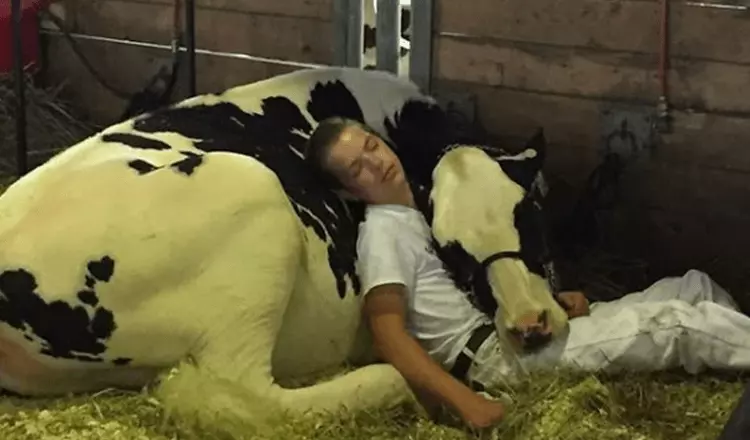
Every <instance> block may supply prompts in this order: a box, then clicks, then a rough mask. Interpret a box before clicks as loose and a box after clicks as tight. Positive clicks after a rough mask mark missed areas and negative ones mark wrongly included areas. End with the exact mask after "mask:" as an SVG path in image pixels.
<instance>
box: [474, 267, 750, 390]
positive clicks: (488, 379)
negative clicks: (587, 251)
mask: <svg viewBox="0 0 750 440" xmlns="http://www.w3.org/2000/svg"><path fill="white" fill-rule="evenodd" d="M590 309H591V314H590V315H589V316H583V317H579V318H575V319H572V320H570V327H569V330H568V332H567V334H565V335H561V336H560V337H559V338H558V339H556V340H555V341H553V342H552V343H551V344H550V345H548V346H547V347H545V348H543V349H541V350H540V351H538V352H536V353H532V354H524V355H520V356H516V355H513V354H510V355H509V353H512V351H511V350H510V349H508V348H506V347H505V346H504V345H503V344H502V343H501V342H500V340H499V339H498V338H497V335H496V334H493V335H491V336H490V337H489V338H488V339H487V340H486V341H485V342H484V343H483V344H482V345H481V346H480V347H479V349H478V350H477V353H476V356H475V357H474V362H473V364H472V366H471V367H470V368H469V372H468V378H469V379H470V380H472V381H477V382H480V383H482V384H484V385H485V386H493V385H495V384H500V383H503V382H507V381H509V380H511V381H512V379H513V378H514V377H515V376H516V375H517V374H518V373H526V372H531V371H538V370H545V369H552V368H556V367H564V368H570V369H574V370H579V371H588V372H593V371H608V372H609V371H617V370H620V371H621V370H629V371H655V370H664V369H669V368H675V367H682V368H684V369H685V370H686V371H687V372H690V373H698V372H700V371H701V370H703V369H704V368H713V369H723V370H727V369H748V370H750V317H747V316H745V315H743V314H742V313H740V312H739V311H738V308H737V305H736V304H735V302H734V301H733V300H732V298H731V297H730V296H729V294H728V293H727V292H726V291H725V290H724V289H722V288H721V287H720V286H719V285H718V284H716V283H715V282H713V280H711V278H710V277H709V276H708V275H706V274H705V273H703V272H699V271H696V270H691V271H689V272H687V273H686V274H685V275H684V276H682V277H674V278H665V279H662V280H659V281H657V282H656V283H654V284H653V285H651V286H650V287H649V288H647V289H646V290H645V291H643V292H638V293H631V294H629V295H626V296H624V297H623V298H621V299H619V300H615V301H611V302H600V303H592V304H591V307H590Z"/></svg>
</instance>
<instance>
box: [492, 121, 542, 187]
mask: <svg viewBox="0 0 750 440" xmlns="http://www.w3.org/2000/svg"><path fill="white" fill-rule="evenodd" d="M546 152H547V141H546V140H545V138H544V131H543V130H542V129H541V128H540V129H539V130H537V132H536V133H534V136H532V137H531V139H529V140H528V141H527V142H526V145H525V148H524V149H523V150H522V151H521V152H520V154H521V155H523V156H525V157H524V158H523V159H521V160H519V159H501V160H500V161H499V163H500V167H501V168H502V169H503V171H504V172H505V174H507V175H508V177H510V178H511V179H512V180H513V181H514V182H516V183H517V184H519V185H521V186H522V187H523V188H524V189H525V190H526V191H529V190H530V189H531V185H532V184H533V183H534V181H535V180H536V178H537V175H539V173H540V172H541V171H542V168H543V167H544V157H545V154H546Z"/></svg>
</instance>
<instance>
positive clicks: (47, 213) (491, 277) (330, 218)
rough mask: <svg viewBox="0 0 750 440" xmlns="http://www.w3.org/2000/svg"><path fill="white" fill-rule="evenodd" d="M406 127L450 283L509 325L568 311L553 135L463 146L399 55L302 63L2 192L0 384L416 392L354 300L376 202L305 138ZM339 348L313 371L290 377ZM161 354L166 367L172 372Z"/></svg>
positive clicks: (181, 396) (268, 401)
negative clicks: (362, 127)
mask: <svg viewBox="0 0 750 440" xmlns="http://www.w3.org/2000/svg"><path fill="white" fill-rule="evenodd" d="M334 115H335V116H344V117H348V118H352V119H355V120H358V121H361V122H364V123H367V124H368V125H369V126H371V127H372V128H373V129H374V130H377V131H378V132H379V133H381V134H382V135H383V136H384V137H385V138H386V139H388V140H389V141H391V142H393V143H394V145H396V146H397V149H396V151H397V154H398V155H399V157H400V159H401V161H402V162H403V164H404V168H405V171H406V174H407V176H408V177H409V181H410V185H411V186H412V187H413V188H414V190H415V191H414V192H415V197H416V199H417V203H418V205H419V207H420V208H419V209H421V210H422V212H424V213H425V215H426V217H427V218H428V220H429V224H430V225H431V226H432V228H433V231H434V246H435V248H436V249H437V251H438V252H439V254H440V255H441V258H443V260H444V262H445V264H446V267H447V268H448V269H449V271H451V273H452V275H453V276H454V279H455V281H456V284H457V285H458V286H460V287H461V288H462V290H463V291H465V292H466V293H467V295H469V296H470V298H472V300H473V301H474V302H475V303H476V304H477V307H479V308H480V309H481V310H482V311H484V312H485V313H487V314H488V316H491V317H493V318H494V319H495V320H496V322H498V323H500V325H503V326H505V328H507V329H509V332H508V334H511V333H513V332H517V331H521V332H523V331H524V330H527V328H520V327H523V326H520V325H518V324H517V323H518V320H519V317H520V316H521V315H527V314H528V313H529V312H531V313H536V314H537V315H538V316H539V317H540V319H542V317H545V316H546V317H547V319H549V320H551V321H552V322H553V323H554V333H555V335H556V334H560V333H561V332H562V331H563V330H564V328H565V326H566V323H567V321H566V316H565V313H564V311H563V310H562V309H561V308H560V306H559V305H558V304H557V303H556V302H555V300H554V299H553V297H552V296H551V295H550V292H551V291H553V290H554V289H555V287H554V281H553V279H554V277H551V273H552V271H553V266H551V265H550V261H549V259H548V255H547V254H546V253H545V243H544V240H543V238H542V235H541V234H540V233H539V230H540V229H539V228H538V226H539V223H538V221H539V220H540V214H541V213H542V210H541V207H540V202H542V201H543V195H544V194H545V191H546V190H545V187H544V182H543V177H542V174H541V166H542V163H543V158H544V140H543V136H542V135H541V134H538V135H537V136H535V137H534V138H533V139H532V140H531V141H530V143H529V145H528V147H527V148H526V149H524V150H523V151H522V152H520V153H518V154H508V153H505V152H502V151H501V150H497V149H495V148H493V147H487V146H482V145H478V146H470V145H454V144H452V143H451V139H452V138H451V134H450V131H449V130H448V129H446V128H445V127H448V126H449V124H448V123H447V120H446V119H445V114H444V113H443V112H442V111H441V110H440V107H439V106H438V105H437V104H436V103H435V101H434V100H433V99H432V98H431V97H429V96H426V95H424V94H423V93H421V92H420V91H419V89H418V88H417V86H416V85H414V84H413V83H411V82H409V81H406V80H404V79H400V78H398V77H397V76H395V75H392V74H389V73H386V72H378V71H364V70H359V69H353V68H335V67H331V68H323V69H309V70H300V71H296V72H293V73H289V74H285V75H280V76H277V77H272V78H269V79H266V80H263V81H259V82H255V83H251V84H246V85H242V86H238V87H235V88H232V89H229V90H226V91H224V92H223V93H220V94H206V95H199V96H196V97H192V98H189V99H187V100H185V101H182V102H180V103H177V104H174V105H172V106H170V107H167V108H163V109H160V110H156V111H153V112H150V113H147V114H143V115H140V116H138V117H135V118H132V119H129V120H127V121H124V122H120V123H117V124H114V125H112V126H110V127H107V128H105V129H104V130H102V131H101V132H99V133H96V134H94V135H93V136H91V137H89V138H87V139H84V140H82V141H81V142H80V143H78V144H76V145H74V146H72V147H70V148H68V149H66V150H65V151H63V152H61V153H59V154H58V155H56V156H55V157H53V158H52V159H50V160H49V161H48V162H46V163H45V164H43V165H42V166H40V167H38V168H36V169H34V170H33V171H31V172H30V173H28V174H27V175H25V176H24V177H22V178H21V179H19V180H18V181H16V182H15V183H14V184H13V185H11V186H10V187H9V188H8V189H7V190H6V191H5V193H4V194H3V195H2V196H1V197H0V387H1V388H2V389H4V390H8V391H11V392H14V393H18V394H21V395H26V396H54V395H61V394H64V393H80V392H94V391H97V390H101V389H103V388H108V387H115V388H140V387H143V386H144V385H146V384H150V383H153V382H154V381H155V380H156V379H160V378H161V379H163V380H157V381H156V382H158V384H159V385H158V388H157V395H158V396H160V397H161V398H162V399H163V402H164V405H165V406H167V407H168V408H171V409H172V410H173V411H175V412H176V413H180V414H186V415H187V414H189V415H190V417H191V418H193V419H195V420H213V419H215V418H216V417H217V415H220V414H221V415H225V416H231V417H237V418H239V419H241V420H246V421H259V420H265V419H266V418H267V417H270V416H272V415H273V414H279V413H286V414H289V413H291V414H301V413H320V412H331V411H336V410H339V409H342V408H346V409H348V410H353V411H357V410H365V409H368V408H382V407H386V406H389V405H394V404H397V403H399V402H404V401H407V400H410V399H412V398H413V396H412V394H411V392H410V391H409V389H408V387H407V384H406V383H405V382H404V380H403V378H402V377H401V376H400V374H399V373H398V372H397V371H396V370H395V369H394V368H393V367H391V366H390V365H388V364H383V363H378V362H377V359H376V358H375V356H374V354H373V353H372V344H371V339H370V335H369V333H368V331H367V328H366V326H365V325H363V323H362V321H361V316H360V298H361V293H362V292H361V288H360V284H359V278H358V276H357V271H356V246H355V244H356V238H357V225H358V223H359V222H360V221H361V220H362V219H363V213H364V206H363V205H362V203H360V202H358V201H353V200H349V199H346V198H345V197H342V196H341V195H340V194H337V193H336V192H333V191H331V190H329V189H328V188H326V187H325V186H323V185H322V184H321V183H320V182H319V181H317V180H316V179H315V177H314V174H313V173H311V172H310V170H308V169H306V168H305V162H304V160H303V158H302V148H303V145H304V143H305V140H306V139H307V137H308V136H309V134H310V133H311V131H312V130H313V129H314V127H315V125H316V124H317V123H318V122H319V121H321V120H323V119H326V118H328V117H330V116H334ZM345 364H350V365H356V366H357V368H355V369H353V370H351V371H349V372H347V373H346V374H343V375H339V376H337V377H335V378H333V379H331V380H328V381H323V382H318V383H315V384H312V385H310V386H303V387H296V388H295V387H288V386H282V385H281V384H284V383H289V382H290V381H294V380H295V379H296V378H301V377H310V376H311V375H314V374H316V373H319V372H322V371H329V370H330V369H332V368H335V367H338V366H342V365H345ZM165 372H170V373H169V374H168V375H167V376H165Z"/></svg>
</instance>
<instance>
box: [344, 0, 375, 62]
mask: <svg viewBox="0 0 750 440" xmlns="http://www.w3.org/2000/svg"><path fill="white" fill-rule="evenodd" d="M362 1H363V0H349V7H348V16H349V17H348V20H347V22H348V23H347V32H346V65H347V66H350V67H360V68H361V67H362V50H363V48H364V41H363V40H364V16H363V14H362ZM367 1H372V0H367Z"/></svg>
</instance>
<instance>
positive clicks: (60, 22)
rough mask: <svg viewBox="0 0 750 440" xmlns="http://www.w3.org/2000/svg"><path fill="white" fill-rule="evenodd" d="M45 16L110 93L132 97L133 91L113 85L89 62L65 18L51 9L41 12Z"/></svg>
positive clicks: (120, 96) (127, 97) (124, 97)
mask: <svg viewBox="0 0 750 440" xmlns="http://www.w3.org/2000/svg"><path fill="white" fill-rule="evenodd" d="M41 13H42V14H43V15H44V16H45V17H47V18H49V19H50V20H51V21H52V23H54V24H55V26H57V27H58V28H59V29H60V32H62V34H63V36H64V37H65V39H66V40H67V41H68V44H70V48H71V49H73V52H74V53H75V54H76V56H78V58H79V59H80V60H81V63H82V64H83V66H84V67H85V68H86V70H88V71H89V73H90V74H91V76H93V77H94V79H95V80H96V81H97V82H98V83H99V84H101V86H102V87H104V88H105V89H107V90H108V91H109V92H110V93H112V94H113V95H115V96H116V97H118V98H120V99H124V100H128V99H130V98H131V97H132V95H133V94H132V93H128V92H125V91H122V90H120V89H118V88H116V87H113V86H112V85H111V84H109V83H108V82H107V81H106V80H105V79H104V78H103V77H102V75H101V74H100V73H99V72H97V71H96V69H94V67H93V66H92V65H91V63H90V62H89V60H88V58H86V56H85V55H83V53H82V52H81V48H80V47H78V42H77V41H76V40H75V38H73V36H72V35H70V30H69V29H67V26H66V25H65V23H64V22H63V20H62V19H61V18H60V17H58V16H57V15H55V14H53V13H52V12H50V11H42V12H41Z"/></svg>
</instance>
